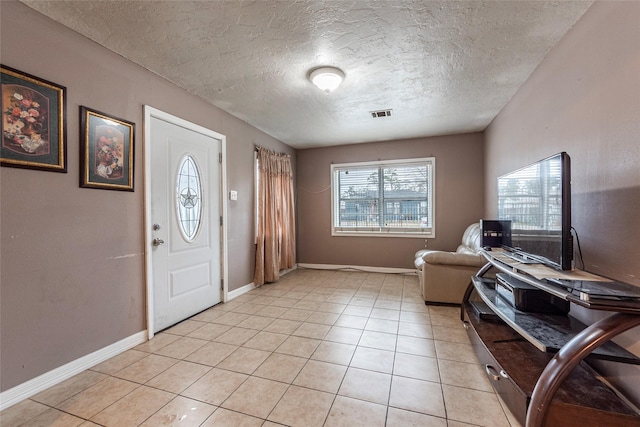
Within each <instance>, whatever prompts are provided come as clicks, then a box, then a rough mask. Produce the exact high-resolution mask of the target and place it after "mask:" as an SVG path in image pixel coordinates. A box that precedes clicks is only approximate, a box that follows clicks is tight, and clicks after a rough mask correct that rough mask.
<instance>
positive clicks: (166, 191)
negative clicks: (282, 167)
mask: <svg viewBox="0 0 640 427" xmlns="http://www.w3.org/2000/svg"><path fill="white" fill-rule="evenodd" d="M148 120H149V127H148V128H147V129H149V133H150V135H147V137H148V138H149V140H148V143H147V149H148V150H149V157H148V162H149V164H148V167H149V169H150V170H149V172H148V173H147V177H148V179H149V180H150V183H149V185H148V191H149V195H148V197H149V202H150V203H148V207H149V209H150V212H149V213H148V216H147V218H148V222H149V223H148V224H147V227H148V228H149V229H148V230H147V239H146V241H147V244H148V245H149V247H148V248H147V251H148V252H149V254H150V256H148V257H147V259H148V261H150V264H151V266H150V269H151V271H150V272H149V273H148V280H149V279H150V280H151V282H152V286H151V293H152V301H151V299H150V300H149V305H150V307H149V309H150V310H152V312H153V316H149V322H150V323H151V324H152V326H151V328H150V329H151V331H150V332H151V334H150V336H153V333H155V332H157V331H160V330H162V329H165V328H167V327H169V326H172V325H174V324H176V323H178V322H180V321H182V320H184V319H186V318H188V317H190V316H192V315H194V314H196V313H198V312H200V311H202V310H205V309H207V308H209V307H211V306H213V305H215V304H217V303H219V302H220V301H221V287H222V286H221V285H222V275H221V238H220V236H221V218H222V214H221V212H222V210H221V200H220V195H221V194H222V192H221V173H220V171H221V157H222V156H221V155H220V153H221V143H222V141H221V139H218V138H215V137H212V136H211V135H210V134H203V133H201V132H198V131H197V130H198V129H199V127H198V126H195V125H194V126H195V127H194V128H193V129H191V128H189V127H187V125H188V123H185V122H178V123H180V125H178V124H176V122H171V121H170V120H167V119H166V118H164V117H162V118H158V117H156V116H148ZM194 129H195V130H194ZM210 133H211V132H210ZM148 268H149V267H148Z"/></svg>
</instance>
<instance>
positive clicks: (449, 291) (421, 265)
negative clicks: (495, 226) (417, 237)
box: [415, 223, 486, 304]
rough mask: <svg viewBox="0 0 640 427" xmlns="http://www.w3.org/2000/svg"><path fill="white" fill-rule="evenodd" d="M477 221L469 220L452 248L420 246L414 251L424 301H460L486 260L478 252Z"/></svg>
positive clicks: (479, 239) (445, 302)
mask: <svg viewBox="0 0 640 427" xmlns="http://www.w3.org/2000/svg"><path fill="white" fill-rule="evenodd" d="M481 240H482V239H481V231H480V224H479V223H476V224H471V225H470V226H469V227H467V229H466V230H465V232H464V234H463V235H462V243H461V244H460V246H458V249H457V250H456V251H455V252H444V251H434V250H429V249H422V250H419V251H418V252H416V255H415V266H416V268H417V269H418V276H419V277H420V290H421V291H422V296H423V298H424V300H425V302H426V303H427V304H429V303H431V304H460V303H462V297H463V296H464V292H465V290H466V289H467V286H468V285H469V283H470V282H471V276H473V275H474V274H475V273H476V272H477V271H478V269H480V267H482V266H483V265H484V264H485V263H486V260H485V259H484V258H483V257H482V255H480V249H481V246H480V242H481Z"/></svg>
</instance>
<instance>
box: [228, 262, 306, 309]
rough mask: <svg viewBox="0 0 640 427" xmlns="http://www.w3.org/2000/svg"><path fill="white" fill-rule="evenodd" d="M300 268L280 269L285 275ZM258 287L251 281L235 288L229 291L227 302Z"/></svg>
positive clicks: (281, 274)
mask: <svg viewBox="0 0 640 427" xmlns="http://www.w3.org/2000/svg"><path fill="white" fill-rule="evenodd" d="M296 268H298V267H297V266H294V267H293V268H288V269H286V270H280V276H284V275H285V274H288V273H291V272H292V271H293V270H295V269H296ZM255 288H256V285H255V284H254V283H253V282H251V283H249V284H248V285H244V286H242V287H240V288H238V289H234V290H232V291H229V292H227V300H226V301H225V302H229V301H231V300H232V299H234V298H238V297H239V296H240V295H243V294H246V293H247V292H249V291H251V290H253V289H255Z"/></svg>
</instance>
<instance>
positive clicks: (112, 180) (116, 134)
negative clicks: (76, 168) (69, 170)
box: [80, 106, 135, 191]
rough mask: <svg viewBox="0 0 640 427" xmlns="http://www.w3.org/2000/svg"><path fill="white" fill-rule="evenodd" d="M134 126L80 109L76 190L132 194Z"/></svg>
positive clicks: (105, 115)
mask: <svg viewBox="0 0 640 427" xmlns="http://www.w3.org/2000/svg"><path fill="white" fill-rule="evenodd" d="M134 132H135V124H134V123H132V122H129V121H126V120H123V119H119V118H117V117H114V116H110V115H107V114H105V113H101V112H100V111H96V110H92V109H90V108H87V107H84V106H80V187H87V188H101V189H105V190H121V191H133V137H134Z"/></svg>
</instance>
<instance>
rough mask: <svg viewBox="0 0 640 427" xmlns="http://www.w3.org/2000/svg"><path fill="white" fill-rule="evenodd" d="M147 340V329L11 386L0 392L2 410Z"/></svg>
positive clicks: (0, 408)
mask: <svg viewBox="0 0 640 427" xmlns="http://www.w3.org/2000/svg"><path fill="white" fill-rule="evenodd" d="M146 340H147V331H141V332H138V333H137V334H134V335H131V336H130V337H127V338H124V339H122V340H120V341H118V342H115V343H113V344H111V345H108V346H107V347H104V348H102V349H100V350H97V351H94V352H93V353H91V354H87V355H86V356H83V357H81V358H79V359H76V360H74V361H72V362H69V363H67V364H66V365H62V366H60V367H59V368H55V369H53V370H51V371H49V372H46V373H44V374H42V375H40V376H38V377H36V378H33V379H31V380H29V381H26V382H24V383H22V384H20V385H17V386H15V387H13V388H10V389H9V390H7V391H4V392H2V393H0V411H3V410H5V409H7V408H8V407H9V406H12V405H15V404H16V403H18V402H21V401H23V400H24V399H28V398H29V397H31V396H33V395H36V394H38V393H40V392H41V391H43V390H46V389H47V388H49V387H52V386H54V385H56V384H59V383H61V382H62V381H64V380H66V379H69V378H71V377H72V376H74V375H77V374H79V373H80V372H82V371H85V370H87V369H89V368H91V367H92V366H95V365H97V364H98V363H102V362H104V361H105V360H107V359H110V358H112V357H113V356H117V355H118V354H120V353H122V352H124V351H126V350H129V349H130V348H133V347H135V346H137V345H139V344H142V343H143V342H145V341H146Z"/></svg>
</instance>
